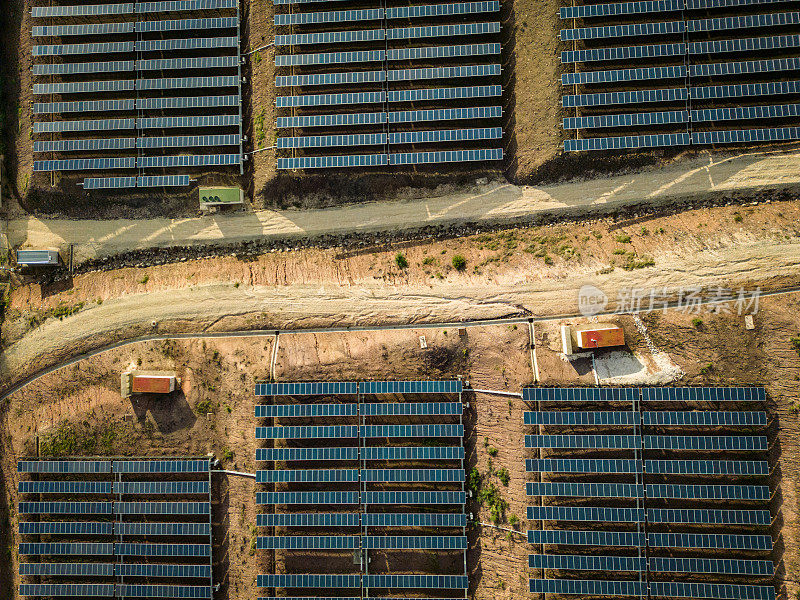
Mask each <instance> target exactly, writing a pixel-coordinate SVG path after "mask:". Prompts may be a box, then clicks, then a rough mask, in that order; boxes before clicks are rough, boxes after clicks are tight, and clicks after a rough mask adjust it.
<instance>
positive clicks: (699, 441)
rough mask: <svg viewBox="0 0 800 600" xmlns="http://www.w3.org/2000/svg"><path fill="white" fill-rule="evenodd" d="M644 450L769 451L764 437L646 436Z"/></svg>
mask: <svg viewBox="0 0 800 600" xmlns="http://www.w3.org/2000/svg"><path fill="white" fill-rule="evenodd" d="M643 441H644V448H645V449H650V450H741V451H745V450H768V449H769V442H768V441H767V438H766V436H763V435H739V436H723V435H645V436H643Z"/></svg>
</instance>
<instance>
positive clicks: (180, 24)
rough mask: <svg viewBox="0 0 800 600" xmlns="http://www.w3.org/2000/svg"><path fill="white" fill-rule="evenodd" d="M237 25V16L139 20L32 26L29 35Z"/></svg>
mask: <svg viewBox="0 0 800 600" xmlns="http://www.w3.org/2000/svg"><path fill="white" fill-rule="evenodd" d="M238 26H239V18H238V17H216V18H209V19H174V20H170V21H139V22H137V23H134V22H130V23H85V24H82V25H45V26H34V27H33V28H32V30H31V35H32V36H33V37H65V36H72V35H75V36H86V35H117V34H124V33H135V32H140V33H151V32H164V31H189V30H193V29H203V30H206V29H235V28H237V27H238Z"/></svg>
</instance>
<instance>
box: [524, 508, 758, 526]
mask: <svg viewBox="0 0 800 600" xmlns="http://www.w3.org/2000/svg"><path fill="white" fill-rule="evenodd" d="M527 516H528V520H529V521H589V522H592V523H644V522H645V517H646V518H647V521H648V522H649V523H685V524H689V523H691V524H701V525H763V526H768V525H770V523H772V515H771V514H770V512H769V511H768V510H742V509H733V510H731V509H710V508H648V509H646V510H645V509H644V508H616V507H606V506H529V507H528V511H527Z"/></svg>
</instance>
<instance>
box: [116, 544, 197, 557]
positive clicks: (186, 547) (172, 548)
mask: <svg viewBox="0 0 800 600" xmlns="http://www.w3.org/2000/svg"><path fill="white" fill-rule="evenodd" d="M114 554H115V555H117V556H211V546H210V545H209V544H136V543H130V542H120V543H117V544H114Z"/></svg>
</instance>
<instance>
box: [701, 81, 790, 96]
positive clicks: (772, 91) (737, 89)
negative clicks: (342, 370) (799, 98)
mask: <svg viewBox="0 0 800 600" xmlns="http://www.w3.org/2000/svg"><path fill="white" fill-rule="evenodd" d="M689 92H690V94H691V97H692V99H693V100H708V99H711V98H741V97H744V96H774V95H778V94H797V93H800V81H771V82H769V83H746V84H738V85H711V86H705V87H693V88H689Z"/></svg>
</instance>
